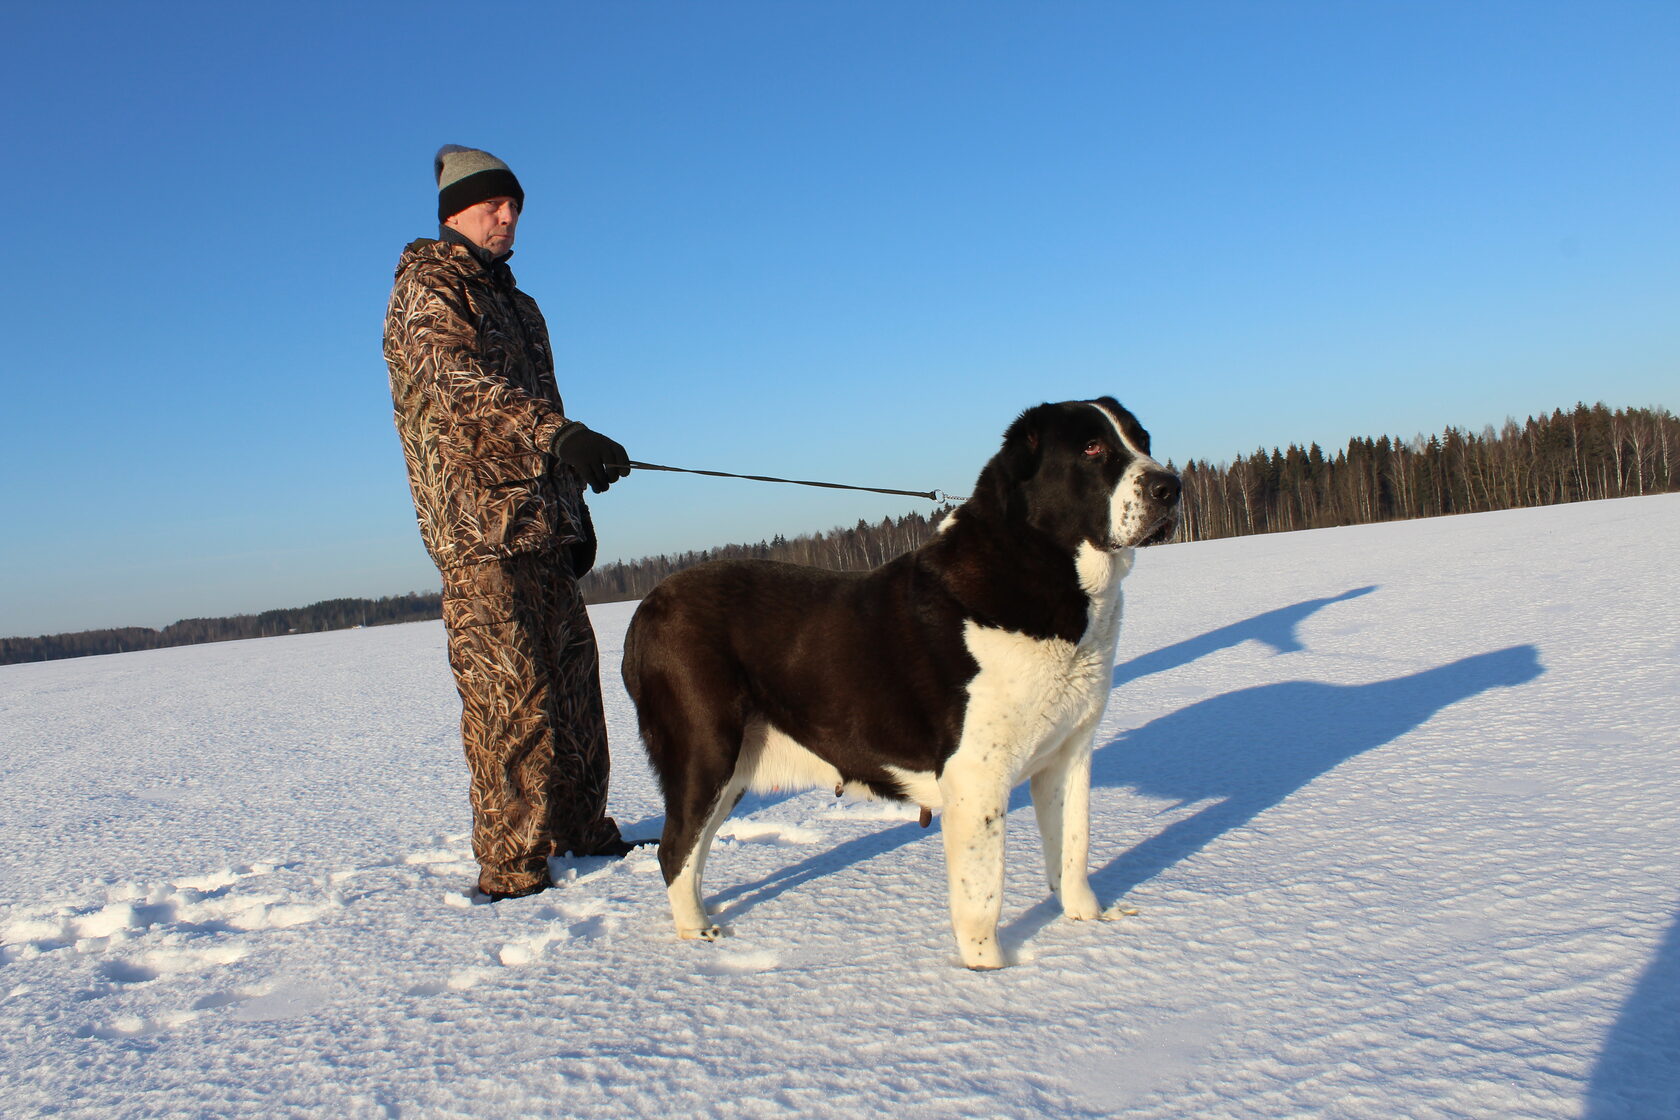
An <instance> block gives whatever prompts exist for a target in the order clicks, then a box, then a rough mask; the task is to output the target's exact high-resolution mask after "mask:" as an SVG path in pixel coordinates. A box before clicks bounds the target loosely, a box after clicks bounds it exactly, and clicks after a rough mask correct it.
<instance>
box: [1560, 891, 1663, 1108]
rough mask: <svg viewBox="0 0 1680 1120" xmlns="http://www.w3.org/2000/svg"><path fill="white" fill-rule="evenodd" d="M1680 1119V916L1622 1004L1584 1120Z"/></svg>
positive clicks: (1589, 1094) (1589, 1087)
mask: <svg viewBox="0 0 1680 1120" xmlns="http://www.w3.org/2000/svg"><path fill="white" fill-rule="evenodd" d="M1645 1116H1680V915H1676V916H1675V919H1674V924H1673V925H1671V926H1669V927H1668V933H1667V935H1666V936H1665V937H1664V938H1663V942H1662V944H1661V945H1659V946H1658V947H1657V952H1656V955H1655V956H1654V957H1652V958H1651V963H1650V964H1648V965H1646V966H1645V972H1644V974H1643V975H1641V976H1640V977H1639V983H1637V984H1636V985H1634V989H1633V994H1632V995H1630V996H1629V997H1628V1001H1627V1002H1626V1003H1625V1004H1623V1005H1622V1012H1621V1014H1620V1015H1618V1016H1617V1017H1616V1022H1615V1025H1613V1026H1612V1027H1611V1028H1610V1034H1609V1036H1608V1037H1606V1038H1605V1040H1604V1049H1603V1050H1601V1051H1599V1055H1598V1061H1597V1063H1596V1064H1595V1065H1594V1066H1593V1071H1592V1080H1591V1081H1589V1082H1588V1083H1587V1099H1586V1106H1585V1108H1584V1109H1583V1110H1582V1112H1581V1118H1582V1120H1612V1118H1616V1120H1623V1118H1625V1120H1634V1118H1636V1117H1645Z"/></svg>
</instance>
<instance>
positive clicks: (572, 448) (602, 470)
mask: <svg viewBox="0 0 1680 1120" xmlns="http://www.w3.org/2000/svg"><path fill="white" fill-rule="evenodd" d="M549 450H550V451H552V452H553V454H554V457H555V458H556V459H558V460H560V461H561V462H562V463H564V464H566V465H567V466H568V467H571V468H572V469H573V470H574V471H576V472H577V473H578V477H579V478H581V479H583V480H584V481H585V482H587V483H588V484H589V488H590V489H591V490H593V491H595V493H597V494H600V493H603V492H604V491H605V490H606V488H607V487H609V486H611V485H612V484H613V483H615V482H617V481H618V480H619V479H621V478H623V477H624V476H625V475H627V474H629V473H630V456H629V455H628V454H627V453H626V452H625V450H624V446H623V445H622V444H620V443H619V442H617V441H616V440H611V439H608V438H607V437H606V436H604V435H602V434H601V433H600V432H597V431H592V430H590V429H589V428H586V427H584V426H583V425H582V424H580V423H578V422H577V421H576V420H573V421H570V422H569V423H567V425H566V426H565V427H564V428H561V429H560V430H559V431H558V432H555V433H554V442H553V443H552V444H550V445H549Z"/></svg>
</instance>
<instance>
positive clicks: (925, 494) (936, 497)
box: [629, 459, 956, 502]
mask: <svg viewBox="0 0 1680 1120" xmlns="http://www.w3.org/2000/svg"><path fill="white" fill-rule="evenodd" d="M629 465H630V466H631V467H633V468H634V469H636V470H639V471H672V472H674V473H677V474H703V475H707V476H708V477H711V478H744V479H747V480H749V481H752V482H785V483H787V484H788V485H790V486H821V487H823V488H824V489H826V490H863V491H866V492H868V493H870V494H901V495H903V496H904V497H906V498H926V499H927V500H928V501H930V502H950V501H955V500H956V499H954V498H952V497H951V495H949V494H947V493H945V491H943V490H889V489H886V488H885V487H881V486H847V485H846V484H845V483H841V482H810V481H807V480H805V479H800V478H771V477H770V476H769V475H763V474H731V473H729V472H728V471H702V470H695V469H694V468H693V467H662V466H660V465H659V464H658V463H638V462H636V461H635V460H634V459H632V460H631V461H630V463H629Z"/></svg>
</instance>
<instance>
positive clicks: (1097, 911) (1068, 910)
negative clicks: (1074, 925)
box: [1062, 887, 1103, 922]
mask: <svg viewBox="0 0 1680 1120" xmlns="http://www.w3.org/2000/svg"><path fill="white" fill-rule="evenodd" d="M1062 913H1063V914H1065V915H1067V917H1069V918H1071V919H1072V920H1073V921H1076V922H1094V921H1096V920H1097V919H1099V918H1101V917H1102V916H1103V912H1102V907H1101V906H1099V905H1097V896H1096V895H1095V894H1093V893H1092V891H1091V888H1090V887H1086V888H1084V889H1083V890H1070V891H1066V892H1064V893H1063V895H1062Z"/></svg>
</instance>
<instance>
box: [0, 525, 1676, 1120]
mask: <svg viewBox="0 0 1680 1120" xmlns="http://www.w3.org/2000/svg"><path fill="white" fill-rule="evenodd" d="M1677 554H1680V495H1665V496H1660V497H1647V498H1634V499H1626V500H1622V501H1611V502H1597V503H1588V504H1581V505H1573V506H1564V507H1555V508H1550V509H1544V510H1528V511H1511V512H1505V513H1494V514H1483V515H1477V516H1472V517H1456V518H1441V519H1435V520H1430V521H1418V522H1407V523H1399V524H1386V525H1374V526H1364V527H1358V528H1349V529H1336V530H1323V531H1315V532H1305V533H1294V534H1283V535H1276V536H1266V537H1250V538H1243V539H1237V540H1223V541H1210V542H1202V543H1196V544H1180V545H1170V546H1166V547H1160V548H1155V549H1150V550H1147V551H1145V552H1143V553H1142V554H1140V556H1139V561H1138V565H1137V568H1136V571H1135V572H1134V574H1133V575H1132V577H1131V578H1130V580H1129V581H1128V584H1127V588H1128V603H1127V616H1126V620H1125V628H1124V632H1123V634H1122V637H1121V645H1120V666H1119V668H1118V669H1117V671H1116V678H1117V687H1116V690H1115V693H1114V695H1113V698H1112V700H1111V702H1110V705H1109V711H1108V714H1107V716H1106V718H1105V722H1104V724H1103V726H1102V729H1101V731H1100V733H1099V735H1098V739H1097V743H1098V751H1097V755H1096V759H1095V765H1094V778H1093V780H1094V785H1095V788H1094V791H1093V843H1092V865H1093V870H1094V874H1093V885H1094V886H1095V888H1096V890H1097V893H1098V896H1099V898H1100V899H1101V901H1102V902H1103V904H1104V905H1105V906H1114V907H1116V911H1115V912H1116V913H1118V910H1119V908H1120V907H1135V908H1137V910H1138V911H1139V913H1138V914H1136V915H1135V916H1121V917H1119V918H1118V920H1116V921H1112V922H1101V923H1070V922H1066V921H1064V920H1062V919H1060V918H1059V917H1058V916H1057V913H1056V910H1055V907H1054V906H1053V905H1052V904H1051V902H1050V901H1049V900H1048V898H1047V894H1046V891H1045V888H1044V885H1043V879H1042V872H1041V868H1040V862H1039V856H1038V850H1037V836H1036V830H1035V828H1034V826H1033V823H1032V812H1031V809H1030V808H1029V807H1028V806H1027V803H1026V800H1025V797H1024V796H1023V795H1020V794H1018V795H1017V797H1016V798H1015V800H1014V802H1013V811H1012V812H1011V814H1010V832H1009V841H1010V854H1009V882H1008V898H1007V901H1006V905H1005V911H1004V924H1003V930H1002V933H1003V938H1004V940H1005V943H1006V945H1007V946H1008V948H1009V950H1010V952H1011V954H1012V956H1013V958H1014V959H1015V961H1016V962H1017V963H1016V965H1015V967H1012V968H1009V969H1005V970H1003V971H1001V972H996V973H985V974H980V973H970V972H967V971H965V970H963V969H961V968H959V967H957V966H956V964H955V950H954V945H953V943H952V939H951V935H950V932H949V928H948V925H947V916H946V904H945V887H944V871H943V858H942V855H941V852H940V842H939V837H938V827H937V822H936V824H935V827H933V828H931V829H928V830H925V831H924V830H923V829H921V828H920V827H918V825H917V822H916V819H915V818H916V809H915V808H914V807H900V806H893V805H884V804H880V803H853V802H847V801H836V800H835V799H834V798H833V796H832V794H831V793H824V792H821V791H817V792H811V793H804V794H799V795H797V796H781V797H764V798H750V799H749V800H748V801H746V802H744V803H743V804H742V806H741V807H740V809H739V810H738V812H737V815H736V817H735V818H734V819H733V820H732V821H731V822H730V823H729V824H728V825H726V826H725V828H724V829H723V831H722V833H721V834H720V838H719V840H718V842H717V845H716V848H715V850H714V853H713V856H712V859H711V861H710V863H709V866H708V872H707V881H706V888H707V895H708V898H709V900H710V903H711V906H712V908H713V910H714V913H717V914H718V916H719V917H720V919H721V920H722V922H723V923H724V924H725V926H726V927H728V928H729V930H730V931H731V936H729V937H726V938H725V939H724V940H723V941H721V942H719V943H717V944H715V945H710V944H703V943H696V942H679V941H678V940H677V939H676V938H675V936H674V934H673V932H672V930H671V927H670V923H669V918H668V914H667V910H666V902H665V895H664V890H663V888H662V885H661V882H660V877H659V874H658V869H657V865H656V863H655V861H654V860H653V858H652V856H651V854H647V853H645V852H639V853H637V854H635V855H633V856H632V857H631V858H629V859H626V860H623V861H620V862H607V861H600V860H559V861H556V862H555V868H556V871H557V873H558V877H559V878H561V879H562V880H564V882H563V884H562V886H561V887H559V888H558V889H555V890H552V891H549V892H546V893H544V894H541V895H538V896H535V897H532V898H528V899H521V900H515V901H510V902H503V903H499V904H497V905H494V906H488V905H474V904H473V903H472V902H471V901H470V899H469V898H468V896H467V894H466V891H467V888H468V887H469V886H470V884H471V882H472V877H473V873H474V870H475V868H474V865H473V863H472V860H471V855H470V851H469V849H468V845H467V838H466V831H467V810H466V798H465V788H464V787H465V781H466V777H465V767H464V765H463V764H462V763H461V761H460V758H459V746H458V742H457V739H456V730H455V720H456V719H457V717H458V702H457V701H456V699H455V694H454V689H453V684H452V681H451V679H450V677H449V673H448V669H447V666H446V664H445V659H444V650H443V631H442V628H441V624H438V623H420V624H414V625H407V626H393V627H383V628H374V629H368V630H354V631H340V632H336V633H330V634H316V635H299V636H294V637H287V638H271V639H265V640H260V641H250V642H236V643H228V644H221V645H208V646H195V647H187V648H180V649H167V650H156V651H148V652H142V653H129V654H120V655H116V656H111V657H98V658H85V659H80V660H74V661H61V662H50V663H45V664H35V665H21V666H11V667H7V668H4V669H0V743H3V745H4V750H3V752H0V775H3V781H0V840H3V843H0V943H3V947H0V1102H4V1104H3V1105H0V1112H3V1113H4V1114H5V1115H6V1116H9V1117H10V1116H18V1117H26V1116H45V1115H53V1116H98V1117H140V1116H188V1117H190V1116H218V1117H219V1116H263V1117H270V1116H334V1117H478V1116H502V1115H518V1116H554V1117H628V1116H679V1115H709V1116H718V1117H741V1118H753V1117H783V1116H799V1117H855V1116H867V1115H892V1116H900V1115H906V1114H914V1115H916V1116H918V1117H965V1118H969V1117H1036V1116H1046V1115H1054V1116H1068V1117H1085V1116H1112V1115H1119V1114H1122V1113H1123V1114H1125V1115H1127V1116H1138V1117H1163V1118H1165V1117H1175V1118H1176V1117H1188V1116H1195V1117H1254V1118H1275V1117H1287V1116H1325V1117H1373V1118H1375V1117H1382V1118H1390V1117H1395V1116H1406V1117H1476V1118H1483V1117H1490V1116H1500V1117H1560V1116H1569V1117H1573V1116H1584V1117H1591V1118H1594V1120H1598V1118H1607V1117H1629V1118H1639V1120H1645V1118H1651V1117H1670V1118H1672V1117H1675V1116H1680V814H1677V813H1676V811H1675V809H1676V805H1677V804H1680V741H1677V740H1680V687H1677V685H1680V596H1676V595H1675V593H1674V590H1673V581H1672V573H1671V567H1670V565H1671V559H1670V558H1672V557H1673V556H1675V555H1677ZM631 609H632V607H631V605H629V604H617V605H612V606H608V607H603V608H599V609H597V610H595V612H594V617H595V621H596V626H597V629H598V631H599V633H600V637H601V640H602V645H603V651H604V664H605V665H606V666H607V678H608V679H607V689H608V720H609V724H610V728H611V732H612V738H613V748H614V766H615V770H614V780H613V795H612V800H613V809H614V812H615V814H616V815H617V817H618V818H619V820H620V822H621V824H622V825H624V827H625V830H626V832H627V833H629V834H631V835H637V836H647V835H654V834H657V832H658V828H659V817H660V813H661V806H660V802H659V799H658V794H657V791H656V789H655V787H654V784H653V782H652V780H651V778H650V776H649V773H648V771H647V769H646V766H645V764H644V763H643V761H642V760H641V758H640V749H639V747H638V745H637V743H636V739H635V732H634V716H633V712H632V710H631V708H630V706H629V704H628V701H627V700H626V699H625V697H624V694H623V692H622V689H621V688H620V687H619V684H618V681H617V664H618V659H619V650H620V646H621V641H622V635H623V630H624V627H625V624H626V622H627V620H628V618H629V614H630V611H631Z"/></svg>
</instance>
